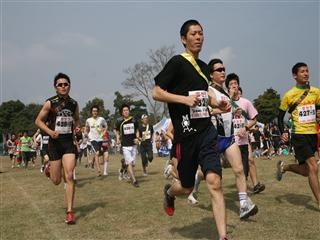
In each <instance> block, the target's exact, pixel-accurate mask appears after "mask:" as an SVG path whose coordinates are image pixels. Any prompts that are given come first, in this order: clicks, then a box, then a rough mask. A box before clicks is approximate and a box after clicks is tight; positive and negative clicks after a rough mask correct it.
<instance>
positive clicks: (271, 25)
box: [1, 0, 320, 110]
mask: <svg viewBox="0 0 320 240" xmlns="http://www.w3.org/2000/svg"><path fill="white" fill-rule="evenodd" d="M319 8H320V5H319V1H121V0H119V1H14V0H11V1H2V3H1V50H2V51H1V60H2V65H1V67H2V71H1V101H8V100H15V99H20V100H21V101H23V102H24V103H31V102H35V103H43V102H44V100H45V99H46V98H47V97H49V96H52V95H54V93H55V92H54V88H53V78H54V76H55V75H56V73H58V72H65V73H67V74H68V75H69V76H70V77H71V81H72V89H71V94H70V95H71V96H72V97H74V98H75V99H76V100H78V102H79V103H80V107H81V108H82V107H84V105H85V103H86V102H87V101H88V100H90V99H92V98H94V97H99V98H102V99H104V101H105V105H106V107H107V108H109V109H111V110H113V109H112V105H113V99H114V92H115V91H120V92H121V93H123V94H125V93H127V92H128V90H125V89H123V87H122V86H121V83H122V82H123V81H124V80H125V79H126V77H127V75H126V74H125V73H124V72H123V70H124V69H126V68H128V67H131V66H133V65H134V64H136V63H139V62H141V61H148V58H147V54H146V53H147V52H148V51H149V50H150V49H152V50H156V49H158V48H160V47H161V46H163V45H167V46H169V45H175V46H176V50H177V53H180V52H182V51H183V48H182V45H181V43H180V37H179V30H180V27H181V25H182V23H183V22H184V21H186V20H188V19H197V20H198V21H199V22H200V23H201V24H202V26H203V28H204V34H205V42H204V46H203V49H202V52H201V54H200V58H201V59H202V60H204V61H205V62H208V61H209V60H210V59H211V58H212V57H221V58H222V59H223V60H224V62H225V66H226V68H227V73H230V72H235V73H237V74H238V75H239V76H240V85H241V86H242V88H243V90H244V95H245V96H246V97H247V98H249V99H250V100H253V99H254V98H256V97H258V95H260V94H262V93H263V92H264V90H265V89H267V88H269V87H272V88H274V89H275V90H277V91H278V92H279V93H280V94H281V95H282V94H283V93H284V92H285V91H286V90H288V89H289V88H290V87H291V86H292V85H293V84H294V80H293V79H292V76H291V67H292V66H293V65H294V64H295V63H296V62H298V61H303V62H306V63H307V64H308V65H309V70H310V82H311V84H312V85H315V86H318V87H319V85H320V82H319V76H320V73H319V71H320V67H319V12H320V9H319Z"/></svg>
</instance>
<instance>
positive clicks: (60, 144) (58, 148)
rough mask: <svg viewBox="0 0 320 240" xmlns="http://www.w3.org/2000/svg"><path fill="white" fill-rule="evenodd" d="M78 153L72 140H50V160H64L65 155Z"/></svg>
mask: <svg viewBox="0 0 320 240" xmlns="http://www.w3.org/2000/svg"><path fill="white" fill-rule="evenodd" d="M68 153H73V154H75V153H76V146H75V145H74V143H73V139H72V138H64V139H51V138H50V140H49V152H48V155H49V160H50V161H55V160H60V159H62V156H63V155H64V154H68Z"/></svg>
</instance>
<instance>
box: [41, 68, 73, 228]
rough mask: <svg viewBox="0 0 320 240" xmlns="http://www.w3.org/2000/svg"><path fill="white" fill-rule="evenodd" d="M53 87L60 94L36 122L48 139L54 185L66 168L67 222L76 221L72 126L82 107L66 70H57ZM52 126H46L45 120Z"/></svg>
mask: <svg viewBox="0 0 320 240" xmlns="http://www.w3.org/2000/svg"><path fill="white" fill-rule="evenodd" d="M54 87H55V90H56V93H57V95H56V96H54V97H51V98H49V99H48V100H47V101H46V102H45V103H44V105H43V107H42V109H41V111H40V113H39V115H38V116H37V118H36V121H35V123H36V125H37V126H38V127H39V128H40V129H41V130H42V131H44V132H45V133H47V134H48V135H49V136H50V138H49V152H48V154H49V161H50V178H51V180H52V182H53V183H54V184H55V185H58V184H60V182H61V178H62V177H63V176H62V174H61V172H62V169H63V173H64V178H65V181H66V202H67V215H66V218H65V222H66V223H67V224H74V223H75V215H74V212H73V199H74V192H75V186H74V179H73V169H74V168H75V164H76V159H75V146H74V144H73V140H74V137H73V129H74V128H78V127H79V106H78V103H77V102H76V101H75V100H74V99H72V98H71V97H70V96H69V92H70V78H69V77H68V76H67V75H66V74H64V73H58V74H57V75H56V76H55V78H54ZM47 119H48V121H49V125H48V126H47V125H46V121H47Z"/></svg>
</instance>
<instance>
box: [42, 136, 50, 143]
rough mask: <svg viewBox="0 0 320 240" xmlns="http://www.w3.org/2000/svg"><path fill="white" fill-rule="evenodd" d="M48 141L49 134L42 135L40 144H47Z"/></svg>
mask: <svg viewBox="0 0 320 240" xmlns="http://www.w3.org/2000/svg"><path fill="white" fill-rule="evenodd" d="M48 143H49V136H43V138H42V144H48Z"/></svg>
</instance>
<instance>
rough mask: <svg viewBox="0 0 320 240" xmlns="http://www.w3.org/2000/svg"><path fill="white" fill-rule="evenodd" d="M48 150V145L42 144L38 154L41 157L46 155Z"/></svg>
mask: <svg viewBox="0 0 320 240" xmlns="http://www.w3.org/2000/svg"><path fill="white" fill-rule="evenodd" d="M48 152H49V145H48V144H43V145H42V149H41V150H40V155H41V157H44V156H45V155H48Z"/></svg>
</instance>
